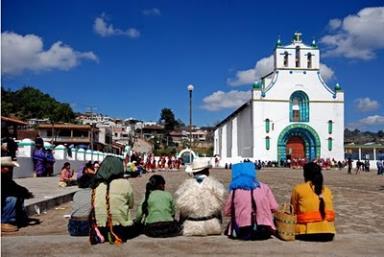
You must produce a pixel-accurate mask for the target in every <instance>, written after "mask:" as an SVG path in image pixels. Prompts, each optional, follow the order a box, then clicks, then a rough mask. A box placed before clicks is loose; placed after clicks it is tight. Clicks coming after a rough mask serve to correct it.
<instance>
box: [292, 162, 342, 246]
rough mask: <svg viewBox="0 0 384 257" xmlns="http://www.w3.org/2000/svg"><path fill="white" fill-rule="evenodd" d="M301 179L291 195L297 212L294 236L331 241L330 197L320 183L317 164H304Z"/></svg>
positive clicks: (331, 206) (331, 214)
mask: <svg viewBox="0 0 384 257" xmlns="http://www.w3.org/2000/svg"><path fill="white" fill-rule="evenodd" d="M304 180H305V183H302V184H299V185H296V186H295V187H294V189H293V191H292V196H291V204H292V205H293V207H294V209H295V213H296V215H297V225H296V239H299V240H308V241H331V240H333V238H334V235H335V233H336V230H335V225H334V220H335V212H334V210H333V203H332V200H333V197H332V193H331V190H329V188H328V187H327V186H324V185H323V175H322V174H321V167H320V166H319V165H317V164H316V163H314V162H310V163H307V164H306V165H304Z"/></svg>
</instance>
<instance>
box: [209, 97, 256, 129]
mask: <svg viewBox="0 0 384 257" xmlns="http://www.w3.org/2000/svg"><path fill="white" fill-rule="evenodd" d="M251 103H252V100H249V101H247V102H245V103H244V104H243V105H242V106H240V107H239V108H238V109H237V110H236V111H234V112H232V113H231V114H230V115H229V116H228V117H227V118H225V119H224V120H222V121H221V122H220V123H219V124H217V125H216V126H215V130H216V129H217V128H219V127H221V126H222V125H223V124H225V123H227V121H229V120H231V119H232V118H234V117H236V116H237V114H238V113H240V112H241V111H242V110H244V109H245V108H247V107H248V106H250V104H251Z"/></svg>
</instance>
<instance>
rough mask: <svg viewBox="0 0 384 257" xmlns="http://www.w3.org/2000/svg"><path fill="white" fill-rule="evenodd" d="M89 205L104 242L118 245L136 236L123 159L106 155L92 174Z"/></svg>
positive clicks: (130, 187)
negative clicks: (107, 241)
mask: <svg viewBox="0 0 384 257" xmlns="http://www.w3.org/2000/svg"><path fill="white" fill-rule="evenodd" d="M91 187H92V189H93V190H92V206H93V208H94V218H95V222H96V225H97V228H98V229H99V230H100V233H101V234H102V235H103V237H104V238H105V239H108V240H110V242H111V243H113V242H114V243H115V244H119V243H121V242H124V241H126V240H127V239H131V238H133V237H135V236H137V235H138V229H137V228H136V226H135V225H134V222H133V220H132V217H131V213H130V210H131V209H132V208H133V205H134V198H133V189H132V186H131V183H130V182H129V180H128V178H124V166H123V160H122V159H120V158H118V157H115V156H107V157H106V158H105V159H104V161H103V162H102V163H101V165H100V168H99V170H98V171H97V173H96V175H95V179H94V182H93V184H92V185H91Z"/></svg>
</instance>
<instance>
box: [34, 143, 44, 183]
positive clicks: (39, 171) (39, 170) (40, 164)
mask: <svg viewBox="0 0 384 257" xmlns="http://www.w3.org/2000/svg"><path fill="white" fill-rule="evenodd" d="M32 160H33V164H34V170H35V172H36V175H37V176H38V177H41V176H46V175H47V171H46V168H45V161H46V157H45V150H44V149H43V148H40V149H35V151H33V154H32Z"/></svg>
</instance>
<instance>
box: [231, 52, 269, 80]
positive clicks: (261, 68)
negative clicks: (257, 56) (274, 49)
mask: <svg viewBox="0 0 384 257" xmlns="http://www.w3.org/2000/svg"><path fill="white" fill-rule="evenodd" d="M273 64H274V59H273V55H271V56H269V57H265V58H262V59H261V60H259V61H258V62H257V63H256V65H255V67H254V68H253V69H248V70H240V71H237V72H236V77H235V78H233V79H231V78H229V79H227V83H228V84H229V85H231V86H241V85H246V84H252V83H253V82H255V81H256V80H259V79H260V78H261V77H263V76H265V75H267V74H268V73H270V72H272V71H273Z"/></svg>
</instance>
